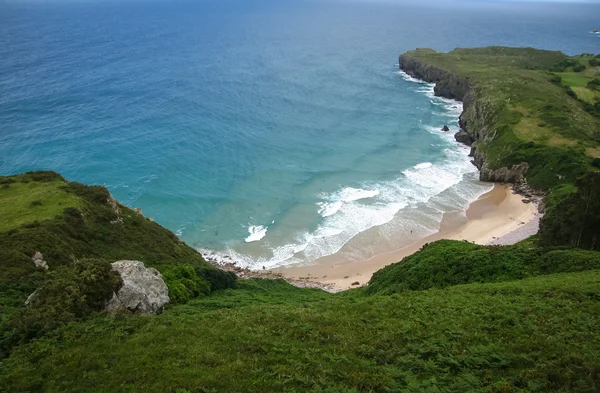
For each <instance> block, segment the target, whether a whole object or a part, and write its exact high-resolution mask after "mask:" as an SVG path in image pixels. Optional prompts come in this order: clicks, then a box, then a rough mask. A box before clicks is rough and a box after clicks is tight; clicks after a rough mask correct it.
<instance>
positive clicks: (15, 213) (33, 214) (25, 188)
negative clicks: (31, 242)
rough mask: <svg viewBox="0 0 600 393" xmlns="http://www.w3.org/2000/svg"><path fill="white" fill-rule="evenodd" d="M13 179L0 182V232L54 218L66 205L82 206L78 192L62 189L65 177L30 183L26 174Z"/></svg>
mask: <svg viewBox="0 0 600 393" xmlns="http://www.w3.org/2000/svg"><path fill="white" fill-rule="evenodd" d="M13 179H14V181H15V182H14V183H13V182H4V183H0V217H2V220H0V232H4V231H7V230H9V229H13V228H16V227H18V226H20V225H24V224H30V223H33V222H35V221H44V220H47V219H50V218H53V217H55V216H57V215H60V214H62V212H63V210H65V209H66V208H67V207H79V206H81V200H80V198H79V197H78V196H77V195H73V194H70V193H68V192H67V191H65V190H64V189H63V188H62V187H63V186H64V185H65V184H66V182H65V181H64V180H61V179H55V180H51V181H47V182H33V181H30V179H28V176H26V175H21V176H16V177H14V178H13ZM23 181H26V182H23Z"/></svg>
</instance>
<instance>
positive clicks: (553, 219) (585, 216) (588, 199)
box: [540, 171, 600, 250]
mask: <svg viewBox="0 0 600 393" xmlns="http://www.w3.org/2000/svg"><path fill="white" fill-rule="evenodd" d="M576 186H577V192H573V193H570V194H568V195H567V196H565V197H564V198H562V199H560V200H559V201H557V202H556V204H555V205H554V206H550V207H549V208H548V209H547V212H546V214H545V215H544V217H543V218H542V220H541V223H540V244H541V245H546V246H559V245H560V246H571V247H578V248H585V249H591V250H600V172H599V171H594V172H589V173H587V174H585V175H584V176H582V177H581V178H580V179H579V180H578V181H577V183H576Z"/></svg>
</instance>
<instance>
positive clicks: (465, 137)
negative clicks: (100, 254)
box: [454, 130, 473, 146]
mask: <svg viewBox="0 0 600 393" xmlns="http://www.w3.org/2000/svg"><path fill="white" fill-rule="evenodd" d="M454 139H456V141H457V142H460V143H464V144H465V145H467V146H471V145H472V144H473V138H471V136H470V135H469V134H468V133H467V131H465V130H460V131H458V132H457V133H456V134H454Z"/></svg>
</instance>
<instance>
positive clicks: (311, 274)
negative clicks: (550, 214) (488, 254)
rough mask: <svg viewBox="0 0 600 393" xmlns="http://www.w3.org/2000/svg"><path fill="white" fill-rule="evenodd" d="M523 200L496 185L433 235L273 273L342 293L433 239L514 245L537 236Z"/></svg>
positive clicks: (530, 208) (535, 216)
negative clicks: (359, 257)
mask: <svg viewBox="0 0 600 393" xmlns="http://www.w3.org/2000/svg"><path fill="white" fill-rule="evenodd" d="M523 199H524V198H523V196H522V195H519V194H514V193H513V191H512V188H511V186H509V185H503V184H496V185H495V187H494V188H493V189H492V190H491V191H490V192H488V193H486V194H484V195H482V196H481V197H480V198H479V199H478V200H476V201H474V202H473V203H471V205H470V206H469V208H468V209H467V211H466V214H460V215H458V214H454V215H452V214H448V215H445V216H444V217H443V219H442V222H441V225H440V229H439V231H438V232H437V233H434V234H433V235H430V236H427V237H426V238H424V239H421V240H418V241H416V242H414V243H412V244H410V245H408V246H404V247H401V248H399V249H397V250H392V251H389V252H385V253H380V254H377V255H375V256H374V257H372V258H370V259H368V260H365V261H358V262H357V261H348V260H346V259H345V258H344V257H341V256H340V255H338V254H334V255H331V256H328V257H324V258H320V259H318V260H316V261H314V263H313V264H312V265H310V266H301V267H287V268H280V269H276V270H275V272H277V273H280V274H281V275H283V276H284V277H286V278H287V279H290V280H294V281H297V280H307V281H311V282H319V283H321V284H323V285H326V286H327V287H329V288H334V289H336V290H344V289H348V288H352V287H357V286H362V285H365V284H366V283H367V282H368V281H369V279H370V278H371V276H372V275H373V273H374V272H376V271H377V270H379V269H381V268H382V267H384V266H386V265H389V264H391V263H395V262H399V261H400V260H402V259H403V258H404V257H406V256H408V255H410V254H412V253H414V252H416V251H418V250H419V249H420V248H421V247H422V246H423V245H424V244H426V243H431V242H433V241H436V240H440V239H454V240H466V241H469V242H473V243H476V244H482V245H485V244H505V245H506V244H514V243H516V242H518V241H520V240H522V239H525V238H527V237H529V236H531V235H533V234H535V233H537V229H538V224H539V213H538V211H537V207H536V205H535V204H534V203H525V202H523ZM465 216H466V217H465ZM356 283H358V284H356ZM353 284H354V285H353Z"/></svg>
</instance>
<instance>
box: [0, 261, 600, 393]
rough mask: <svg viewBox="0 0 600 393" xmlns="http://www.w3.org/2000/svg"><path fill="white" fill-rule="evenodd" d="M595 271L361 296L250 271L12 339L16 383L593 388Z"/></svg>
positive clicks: (7, 383)
mask: <svg viewBox="0 0 600 393" xmlns="http://www.w3.org/2000/svg"><path fill="white" fill-rule="evenodd" d="M599 283H600V273H599V272H598V270H594V271H588V272H584V273H569V274H555V275H548V276H541V277H533V278H528V279H525V280H521V281H513V282H504V283H493V284H469V285H459V286H454V287H449V288H445V289H430V290H424V291H423V290H422V291H403V292H401V293H395V294H391V295H388V296H383V295H371V296H365V294H363V293H362V292H361V291H360V290H355V291H352V292H350V293H346V294H338V295H330V294H326V293H324V292H322V291H319V290H311V289H299V288H294V287H292V286H290V285H289V284H287V283H285V282H283V281H272V280H261V279H253V280H248V281H243V282H242V283H240V285H239V288H238V289H235V290H231V289H230V290H225V291H219V292H216V293H214V294H213V295H211V296H210V297H206V298H202V299H199V300H193V301H191V302H189V303H188V304H186V305H178V306H175V307H173V308H171V309H170V310H168V311H166V312H165V313H163V314H162V315H159V316H151V317H149V316H130V317H118V318H113V317H97V318H94V319H88V320H86V321H81V322H76V323H71V324H70V325H68V326H65V327H63V328H61V329H58V330H56V331H54V333H53V334H50V335H47V336H45V337H43V338H40V339H38V340H36V341H34V342H32V343H31V344H29V345H25V346H22V347H19V348H18V349H16V350H15V351H14V352H13V353H12V355H11V356H10V357H9V358H8V359H6V360H5V361H4V364H3V370H2V371H1V372H0V386H3V387H5V388H6V389H7V391H11V392H26V391H61V392H69V391H91V392H93V391H110V392H134V391H153V392H276V391H288V392H300V391H310V392H336V393H337V392H415V393H416V392H419V393H420V392H469V391H477V392H479V391H483V392H549V391H552V392H594V391H597V386H598V383H600V341H599V339H598V335H597V326H598V322H600V321H599V320H598V318H599V316H600V303H599V302H598V298H599V296H600V292H599V288H600V286H599Z"/></svg>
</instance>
